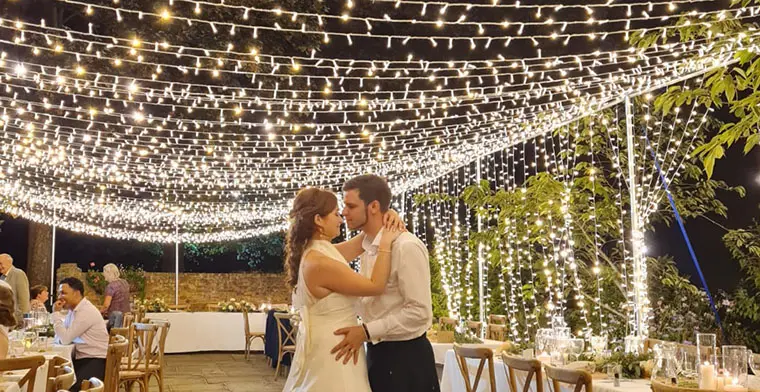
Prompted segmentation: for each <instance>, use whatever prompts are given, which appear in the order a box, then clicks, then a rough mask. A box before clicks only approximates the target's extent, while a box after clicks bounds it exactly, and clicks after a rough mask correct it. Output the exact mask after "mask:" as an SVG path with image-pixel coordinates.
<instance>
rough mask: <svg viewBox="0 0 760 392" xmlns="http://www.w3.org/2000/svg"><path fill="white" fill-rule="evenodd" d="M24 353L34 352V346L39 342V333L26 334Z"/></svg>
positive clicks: (28, 332) (30, 332) (29, 332)
mask: <svg viewBox="0 0 760 392" xmlns="http://www.w3.org/2000/svg"><path fill="white" fill-rule="evenodd" d="M23 341H24V352H28V351H31V350H32V346H34V343H35V342H36V341H37V332H34V331H26V332H24V340H23Z"/></svg>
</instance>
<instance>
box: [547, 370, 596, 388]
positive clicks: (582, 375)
mask: <svg viewBox="0 0 760 392" xmlns="http://www.w3.org/2000/svg"><path fill="white" fill-rule="evenodd" d="M544 371H545V372H546V378H548V379H549V380H551V382H552V387H553V390H554V391H560V390H561V389H560V383H562V384H570V385H574V386H575V389H573V392H581V391H582V390H583V388H584V387H585V388H586V392H593V386H592V381H591V374H590V373H588V372H586V371H583V370H572V369H565V368H558V367H552V366H545V367H544Z"/></svg>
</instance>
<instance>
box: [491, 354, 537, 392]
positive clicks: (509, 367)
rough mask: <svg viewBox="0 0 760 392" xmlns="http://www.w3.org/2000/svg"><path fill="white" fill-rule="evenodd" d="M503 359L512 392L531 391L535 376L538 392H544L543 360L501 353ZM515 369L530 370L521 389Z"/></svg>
mask: <svg viewBox="0 0 760 392" xmlns="http://www.w3.org/2000/svg"><path fill="white" fill-rule="evenodd" d="M501 360H502V361H503V362H504V365H506V370H505V371H506V372H507V380H508V381H509V390H510V391H511V392H530V390H531V385H532V384H531V383H532V381H533V376H534V375H535V376H536V392H544V380H543V378H542V376H541V362H539V361H538V360H536V359H524V358H520V357H513V356H509V355H507V354H506V353H502V354H501ZM515 370H519V371H523V372H528V374H527V375H526V377H525V384H523V386H522V388H520V391H518V390H517V379H516V378H515Z"/></svg>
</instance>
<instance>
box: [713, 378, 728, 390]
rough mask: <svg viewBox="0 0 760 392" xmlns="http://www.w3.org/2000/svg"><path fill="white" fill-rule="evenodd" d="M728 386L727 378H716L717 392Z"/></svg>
mask: <svg viewBox="0 0 760 392" xmlns="http://www.w3.org/2000/svg"><path fill="white" fill-rule="evenodd" d="M725 385H726V378H725V377H723V376H721V375H719V376H718V377H716V378H715V390H716V391H722V390H723V387H724V386H725Z"/></svg>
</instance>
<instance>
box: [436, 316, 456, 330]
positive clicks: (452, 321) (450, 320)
mask: <svg viewBox="0 0 760 392" xmlns="http://www.w3.org/2000/svg"><path fill="white" fill-rule="evenodd" d="M438 323H440V324H441V325H449V326H451V327H452V328H456V327H457V326H458V325H459V320H457V319H455V318H451V317H441V318H440V319H438Z"/></svg>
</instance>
